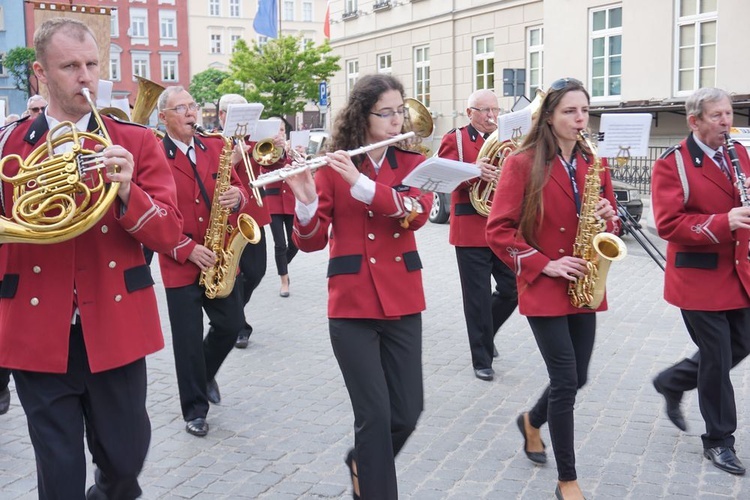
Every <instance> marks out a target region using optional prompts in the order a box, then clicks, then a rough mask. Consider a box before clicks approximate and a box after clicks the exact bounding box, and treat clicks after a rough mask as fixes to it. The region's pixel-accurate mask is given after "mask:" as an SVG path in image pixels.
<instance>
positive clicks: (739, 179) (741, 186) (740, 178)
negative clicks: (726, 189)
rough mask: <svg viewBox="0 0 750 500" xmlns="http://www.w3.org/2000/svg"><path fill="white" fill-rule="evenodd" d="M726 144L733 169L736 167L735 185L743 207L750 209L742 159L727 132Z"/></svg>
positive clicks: (749, 198) (725, 135) (725, 134)
mask: <svg viewBox="0 0 750 500" xmlns="http://www.w3.org/2000/svg"><path fill="white" fill-rule="evenodd" d="M724 142H725V143H726V146H727V154H728V155H729V159H730V160H731V161H732V167H734V185H735V186H737V192H738V193H739V194H740V201H741V202H742V206H743V207H750V197H748V194H747V189H746V188H745V179H746V177H745V173H744V172H743V171H742V167H740V159H739V158H738V157H737V151H736V150H735V149H734V143H733V142H732V138H731V137H730V136H729V134H728V133H726V132H724Z"/></svg>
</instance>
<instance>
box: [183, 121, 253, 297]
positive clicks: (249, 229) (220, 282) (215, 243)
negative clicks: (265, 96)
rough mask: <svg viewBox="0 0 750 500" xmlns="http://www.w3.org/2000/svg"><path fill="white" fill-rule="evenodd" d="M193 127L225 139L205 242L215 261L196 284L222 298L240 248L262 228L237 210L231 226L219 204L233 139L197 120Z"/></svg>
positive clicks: (225, 185) (229, 168) (234, 274)
mask: <svg viewBox="0 0 750 500" xmlns="http://www.w3.org/2000/svg"><path fill="white" fill-rule="evenodd" d="M193 128H195V130H196V131H197V132H198V133H200V134H201V135H203V136H205V137H220V138H221V139H222V140H223V141H224V147H223V148H222V150H221V156H220V157H219V171H218V172H217V174H216V187H215V188H214V199H213V203H211V216H210V217H211V218H210V220H209V222H208V229H207V230H206V238H205V243H204V244H205V246H206V248H208V249H210V250H211V251H212V252H214V253H215V254H216V263H215V264H214V265H213V266H211V267H209V268H208V269H206V270H205V271H201V274H200V279H199V281H198V284H200V285H203V286H204V287H205V289H206V292H205V293H206V297H208V298H209V299H213V298H219V299H222V298H224V297H227V296H228V295H229V294H230V293H232V289H233V288H234V281H235V279H236V278H237V267H238V266H239V263H240V257H241V256H242V251H243V250H244V249H245V246H246V245H247V244H248V243H252V244H253V245H255V244H256V243H258V242H259V241H260V235H261V232H260V227H259V226H258V223H257V222H255V219H253V218H252V217H250V216H249V215H247V214H240V215H239V217H238V218H237V227H234V228H233V227H232V226H230V225H229V222H228V219H229V212H231V209H230V208H227V207H222V206H221V205H220V204H219V196H220V195H221V194H222V193H223V192H224V191H226V190H227V189H229V186H230V185H231V181H232V149H234V145H233V144H232V139H230V138H228V137H224V136H223V135H222V134H212V133H208V132H206V131H205V130H204V129H203V127H201V126H200V125H198V124H195V125H193Z"/></svg>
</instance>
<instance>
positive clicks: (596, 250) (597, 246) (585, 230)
mask: <svg viewBox="0 0 750 500" xmlns="http://www.w3.org/2000/svg"><path fill="white" fill-rule="evenodd" d="M579 140H581V141H584V142H585V143H586V145H587V147H588V149H589V151H591V152H592V154H593V156H594V161H593V162H592V163H591V165H590V166H589V168H588V171H587V172H586V183H585V186H584V188H583V193H582V198H581V213H580V216H579V222H578V230H577V231H576V239H575V243H574V244H573V256H574V257H579V258H581V259H584V260H585V261H586V274H585V275H584V276H583V277H581V278H578V279H576V280H575V281H573V282H571V283H570V285H569V286H568V295H570V303H571V304H573V306H575V307H585V308H588V309H596V308H597V307H599V305H600V304H601V303H602V300H604V291H605V288H606V281H607V272H608V271H609V266H610V264H611V263H612V262H613V261H617V260H622V259H623V258H625V255H627V247H626V246H625V243H624V242H623V241H622V240H621V239H620V238H619V237H617V236H615V235H614V234H612V233H606V232H604V230H605V229H606V222H605V221H604V220H602V219H601V218H600V217H598V216H597V215H596V204H597V203H598V202H599V192H600V189H601V179H600V177H599V174H601V172H603V171H604V167H603V166H602V161H601V158H599V157H598V156H597V154H596V150H595V149H594V146H593V145H592V144H591V142H589V140H588V138H587V137H586V136H585V135H584V133H583V132H581V134H580V137H579Z"/></svg>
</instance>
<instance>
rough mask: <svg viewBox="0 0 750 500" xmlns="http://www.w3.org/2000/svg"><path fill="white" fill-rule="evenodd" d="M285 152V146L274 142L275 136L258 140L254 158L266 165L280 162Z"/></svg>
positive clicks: (259, 163)
mask: <svg viewBox="0 0 750 500" xmlns="http://www.w3.org/2000/svg"><path fill="white" fill-rule="evenodd" d="M283 154H284V148H282V147H280V146H277V145H276V144H274V143H273V138H270V139H263V140H262V141H258V142H256V143H255V147H254V148H253V160H255V161H256V162H258V165H263V166H264V167H267V166H269V165H273V164H274V163H276V162H278V161H279V160H280V159H281V157H282V156H283Z"/></svg>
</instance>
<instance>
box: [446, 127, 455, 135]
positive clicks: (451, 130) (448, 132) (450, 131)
mask: <svg viewBox="0 0 750 500" xmlns="http://www.w3.org/2000/svg"><path fill="white" fill-rule="evenodd" d="M455 132H456V129H455V128H452V129H450V130H449V131H447V132H446V133H445V135H448V134H453V133H455Z"/></svg>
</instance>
